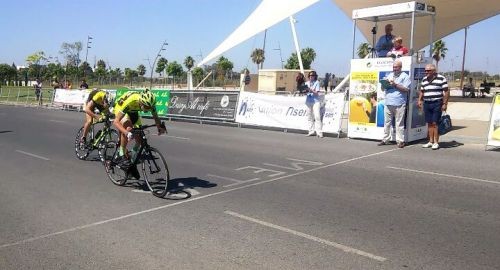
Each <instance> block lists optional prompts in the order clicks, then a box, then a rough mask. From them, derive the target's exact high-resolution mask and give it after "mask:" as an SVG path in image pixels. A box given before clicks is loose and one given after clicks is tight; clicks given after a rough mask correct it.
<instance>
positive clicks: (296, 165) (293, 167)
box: [263, 158, 324, 171]
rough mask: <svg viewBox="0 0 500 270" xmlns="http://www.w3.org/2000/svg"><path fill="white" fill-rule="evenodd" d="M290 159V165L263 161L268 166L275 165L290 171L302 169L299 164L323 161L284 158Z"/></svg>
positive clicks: (314, 164) (313, 163) (316, 163)
mask: <svg viewBox="0 0 500 270" xmlns="http://www.w3.org/2000/svg"><path fill="white" fill-rule="evenodd" d="M286 159H288V160H290V161H294V162H291V163H290V165H291V166H290V167H288V166H283V165H278V164H273V163H263V164H264V165H266V166H270V167H276V168H280V169H285V170H291V171H301V170H303V169H304V167H302V166H300V165H309V166H320V165H323V164H324V163H323V162H317V161H309V160H302V159H295V158H286Z"/></svg>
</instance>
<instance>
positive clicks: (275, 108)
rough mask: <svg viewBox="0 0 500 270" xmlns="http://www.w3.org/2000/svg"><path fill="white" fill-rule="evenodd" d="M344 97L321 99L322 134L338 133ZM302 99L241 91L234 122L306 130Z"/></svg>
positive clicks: (335, 96)
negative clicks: (323, 103)
mask: <svg viewBox="0 0 500 270" xmlns="http://www.w3.org/2000/svg"><path fill="white" fill-rule="evenodd" d="M344 96H345V95H344V94H343V93H334V94H327V95H326V96H325V107H324V109H323V110H322V114H323V132H328V133H338V132H339V131H340V123H341V119H342V110H343V108H344V102H345V101H344ZM308 117H309V113H308V108H307V106H306V97H305V96H298V97H288V96H274V95H265V94H258V93H249V92H241V94H240V100H239V102H238V111H237V114H236V122H238V123H242V124H249V125H256V126H267V127H278V128H289V129H298V130H309V123H308Z"/></svg>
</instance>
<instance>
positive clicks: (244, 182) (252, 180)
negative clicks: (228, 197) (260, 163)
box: [223, 178, 260, 187]
mask: <svg viewBox="0 0 500 270" xmlns="http://www.w3.org/2000/svg"><path fill="white" fill-rule="evenodd" d="M257 180H260V178H253V179H249V180H246V181H242V182H241V183H232V184H228V185H224V186H223V187H232V186H237V185H241V184H246V183H249V182H255V181H257Z"/></svg>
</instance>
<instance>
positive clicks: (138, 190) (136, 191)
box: [132, 189, 151, 193]
mask: <svg viewBox="0 0 500 270" xmlns="http://www.w3.org/2000/svg"><path fill="white" fill-rule="evenodd" d="M132 192H135V193H151V191H149V190H143V189H132Z"/></svg>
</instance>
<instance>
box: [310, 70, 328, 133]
mask: <svg viewBox="0 0 500 270" xmlns="http://www.w3.org/2000/svg"><path fill="white" fill-rule="evenodd" d="M308 77H309V81H307V82H306V87H307V95H306V105H307V108H308V110H309V133H307V136H314V135H315V134H316V135H317V136H318V137H319V138H323V122H322V119H321V111H322V109H324V108H323V107H324V106H325V91H324V90H323V89H321V87H320V85H319V81H318V74H317V73H316V71H311V72H309V75H308Z"/></svg>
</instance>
